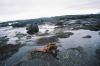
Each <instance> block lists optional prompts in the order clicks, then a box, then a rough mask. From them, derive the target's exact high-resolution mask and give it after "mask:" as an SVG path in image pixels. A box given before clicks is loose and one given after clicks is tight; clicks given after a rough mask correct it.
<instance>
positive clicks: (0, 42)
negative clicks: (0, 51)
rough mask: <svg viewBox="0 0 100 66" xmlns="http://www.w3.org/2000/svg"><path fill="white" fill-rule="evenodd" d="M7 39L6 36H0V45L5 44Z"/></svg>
mask: <svg viewBox="0 0 100 66" xmlns="http://www.w3.org/2000/svg"><path fill="white" fill-rule="evenodd" d="M8 40H9V38H7V36H2V37H0V47H2V46H4V45H6V43H7V41H8Z"/></svg>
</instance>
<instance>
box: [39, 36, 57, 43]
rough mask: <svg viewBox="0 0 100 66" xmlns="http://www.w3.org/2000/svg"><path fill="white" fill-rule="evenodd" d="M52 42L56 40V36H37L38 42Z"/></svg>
mask: <svg viewBox="0 0 100 66" xmlns="http://www.w3.org/2000/svg"><path fill="white" fill-rule="evenodd" d="M52 42H58V38H57V37H55V36H51V37H43V38H39V39H38V40H37V43H38V44H41V45H44V44H47V43H52Z"/></svg>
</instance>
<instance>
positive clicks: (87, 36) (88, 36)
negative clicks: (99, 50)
mask: <svg viewBox="0 0 100 66" xmlns="http://www.w3.org/2000/svg"><path fill="white" fill-rule="evenodd" d="M83 38H92V36H90V35H86V36H84V37H83Z"/></svg>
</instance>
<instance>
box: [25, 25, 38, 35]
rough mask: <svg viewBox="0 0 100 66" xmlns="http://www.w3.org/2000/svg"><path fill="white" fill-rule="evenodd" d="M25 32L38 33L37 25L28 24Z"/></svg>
mask: <svg viewBox="0 0 100 66" xmlns="http://www.w3.org/2000/svg"><path fill="white" fill-rule="evenodd" d="M26 30H27V33H28V34H35V33H37V32H39V28H38V25H37V24H28V25H27V28H26Z"/></svg>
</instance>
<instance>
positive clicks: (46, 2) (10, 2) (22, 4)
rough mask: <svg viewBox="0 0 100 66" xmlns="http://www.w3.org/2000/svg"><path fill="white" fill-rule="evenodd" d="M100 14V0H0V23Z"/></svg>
mask: <svg viewBox="0 0 100 66" xmlns="http://www.w3.org/2000/svg"><path fill="white" fill-rule="evenodd" d="M95 13H100V0H0V22H2V21H12V20H19V19H33V18H40V17H51V16H60V15H74V14H95Z"/></svg>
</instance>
